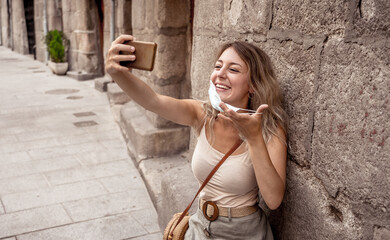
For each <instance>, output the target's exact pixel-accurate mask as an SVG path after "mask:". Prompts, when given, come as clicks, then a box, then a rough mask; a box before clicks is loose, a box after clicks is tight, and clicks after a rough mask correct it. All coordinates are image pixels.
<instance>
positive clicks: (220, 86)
mask: <svg viewBox="0 0 390 240" xmlns="http://www.w3.org/2000/svg"><path fill="white" fill-rule="evenodd" d="M215 86H216V87H217V88H222V89H226V90H229V89H230V88H229V87H227V86H225V85H221V84H215Z"/></svg>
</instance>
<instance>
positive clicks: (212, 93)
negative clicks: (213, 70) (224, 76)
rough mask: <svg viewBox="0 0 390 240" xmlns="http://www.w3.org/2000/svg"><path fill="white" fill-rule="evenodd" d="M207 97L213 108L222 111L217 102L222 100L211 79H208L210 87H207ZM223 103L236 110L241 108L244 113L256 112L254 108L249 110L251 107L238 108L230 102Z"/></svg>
mask: <svg viewBox="0 0 390 240" xmlns="http://www.w3.org/2000/svg"><path fill="white" fill-rule="evenodd" d="M209 99H210V103H211V106H213V108H214V109H215V110H217V111H220V112H223V110H222V108H221V107H220V106H219V104H220V103H221V102H222V101H221V98H220V97H219V94H218V93H217V89H216V88H215V85H214V83H213V82H212V81H210V87H209ZM225 105H226V106H227V107H228V108H229V109H231V110H233V111H235V112H237V111H238V110H242V111H245V113H246V114H254V113H256V111H254V110H251V109H244V108H238V107H234V106H232V105H230V104H227V103H225Z"/></svg>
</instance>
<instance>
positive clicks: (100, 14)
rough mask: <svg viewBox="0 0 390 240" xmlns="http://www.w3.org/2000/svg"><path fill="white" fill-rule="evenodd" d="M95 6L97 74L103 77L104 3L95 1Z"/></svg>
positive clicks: (101, 0) (99, 0)
mask: <svg viewBox="0 0 390 240" xmlns="http://www.w3.org/2000/svg"><path fill="white" fill-rule="evenodd" d="M95 4H96V12H97V14H96V15H97V26H96V27H97V33H96V34H97V35H98V36H97V40H98V44H97V46H96V47H97V51H98V57H99V65H100V67H99V73H100V74H101V75H104V57H103V52H104V1H103V0H95Z"/></svg>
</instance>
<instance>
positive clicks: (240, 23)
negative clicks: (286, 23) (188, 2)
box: [204, 0, 272, 35]
mask: <svg viewBox="0 0 390 240" xmlns="http://www.w3.org/2000/svg"><path fill="white" fill-rule="evenodd" d="M208 10H209V9H204V11H208ZM271 18H272V1H271V0H261V1H253V0H232V1H230V2H229V3H228V2H227V1H225V2H224V12H223V31H226V32H230V31H232V30H233V31H236V32H239V33H245V32H256V33H258V34H264V35H265V34H266V32H267V31H268V29H269V25H270V23H271Z"/></svg>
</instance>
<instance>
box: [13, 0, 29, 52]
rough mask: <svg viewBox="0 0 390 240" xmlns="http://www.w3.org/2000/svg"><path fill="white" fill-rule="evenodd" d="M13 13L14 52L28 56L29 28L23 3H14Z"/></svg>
mask: <svg viewBox="0 0 390 240" xmlns="http://www.w3.org/2000/svg"><path fill="white" fill-rule="evenodd" d="M11 12H12V15H11V16H12V28H13V29H12V35H13V36H12V38H13V48H14V51H15V52H18V53H21V54H28V40H27V26H26V17H25V15H24V4H23V1H22V0H15V1H12V10H11Z"/></svg>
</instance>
